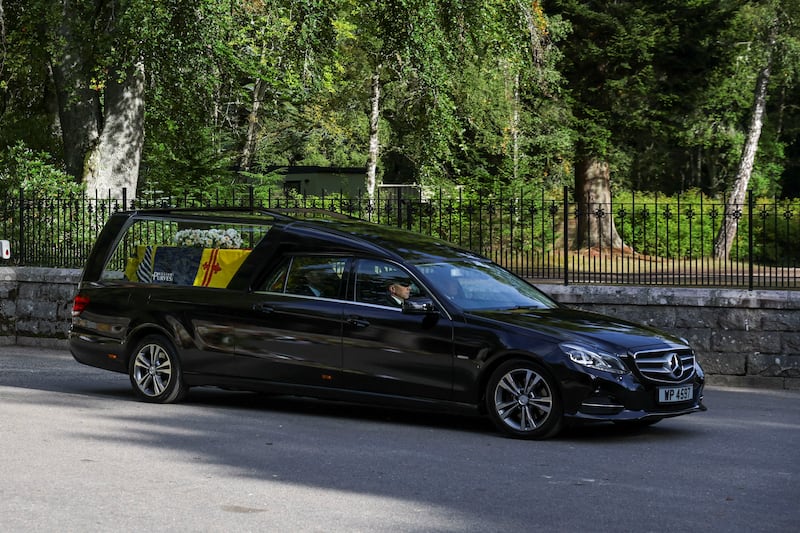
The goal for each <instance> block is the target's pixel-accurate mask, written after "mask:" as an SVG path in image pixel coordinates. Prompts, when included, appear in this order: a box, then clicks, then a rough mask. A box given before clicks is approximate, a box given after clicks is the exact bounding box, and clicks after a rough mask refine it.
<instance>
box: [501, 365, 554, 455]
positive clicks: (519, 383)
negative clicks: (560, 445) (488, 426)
mask: <svg viewBox="0 0 800 533" xmlns="http://www.w3.org/2000/svg"><path fill="white" fill-rule="evenodd" d="M486 410H487V412H488V413H489V418H490V419H491V420H492V422H493V423H494V425H495V427H497V429H498V430H500V431H501V432H502V433H504V434H506V435H509V436H511V437H516V438H522V439H546V438H549V437H553V436H555V435H556V434H557V433H558V432H559V431H561V428H562V427H563V425H564V417H563V412H564V407H563V404H562V402H561V395H560V392H559V390H558V387H557V386H556V382H555V380H554V379H553V378H551V377H550V374H549V373H547V372H546V371H545V370H544V369H543V368H542V367H541V366H540V365H538V364H536V363H534V362H533V361H526V360H522V359H515V360H512V361H507V362H505V363H503V364H501V365H500V366H499V367H497V369H495V371H494V372H492V375H491V377H490V378H489V382H488V384H487V387H486Z"/></svg>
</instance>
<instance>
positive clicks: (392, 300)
mask: <svg viewBox="0 0 800 533" xmlns="http://www.w3.org/2000/svg"><path fill="white" fill-rule="evenodd" d="M420 294H421V290H420V289H419V287H417V285H416V284H415V283H414V281H413V280H412V279H411V276H409V274H408V273H407V272H406V271H404V270H402V269H401V268H399V267H398V266H397V265H394V264H392V263H389V262H387V261H378V260H373V259H360V260H359V261H358V263H357V265H356V283H355V297H356V301H357V302H362V303H369V304H377V305H388V306H391V307H400V306H401V305H402V302H403V300H405V299H407V298H409V297H411V296H419V295H420Z"/></svg>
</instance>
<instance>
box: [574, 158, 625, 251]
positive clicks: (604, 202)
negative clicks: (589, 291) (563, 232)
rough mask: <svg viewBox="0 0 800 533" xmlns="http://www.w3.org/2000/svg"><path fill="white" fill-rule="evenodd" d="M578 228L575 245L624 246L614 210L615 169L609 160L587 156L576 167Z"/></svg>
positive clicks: (586, 246)
mask: <svg viewBox="0 0 800 533" xmlns="http://www.w3.org/2000/svg"><path fill="white" fill-rule="evenodd" d="M575 201H576V202H577V204H578V228H577V233H576V235H575V240H574V241H573V249H576V250H577V249H581V248H600V249H604V248H605V249H611V248H615V249H619V250H622V249H623V248H624V243H623V242H622V239H621V238H620V236H619V234H618V233H617V228H616V226H615V225H614V217H613V213H612V212H611V173H610V170H609V167H608V163H607V162H606V161H601V160H599V159H597V158H594V157H586V158H584V159H583V160H581V161H580V163H578V165H577V166H576V167H575Z"/></svg>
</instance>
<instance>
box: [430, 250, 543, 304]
mask: <svg viewBox="0 0 800 533" xmlns="http://www.w3.org/2000/svg"><path fill="white" fill-rule="evenodd" d="M417 266H418V268H419V269H420V271H422V273H423V274H425V277H426V278H427V279H428V280H429V281H430V283H431V287H433V288H434V289H436V292H438V293H440V294H441V295H442V296H443V297H445V298H447V299H448V300H450V301H452V302H453V303H455V304H456V305H458V306H459V307H461V308H463V309H465V310H499V309H518V308H525V309H530V308H535V309H548V308H553V307H556V305H557V304H556V303H555V302H554V301H553V300H551V299H550V298H549V297H547V296H546V295H544V294H543V293H542V292H540V291H539V290H538V289H536V288H535V287H533V286H532V285H529V284H528V283H526V282H525V281H523V280H522V279H520V278H518V277H517V276H515V275H514V274H512V273H510V272H508V271H507V270H505V269H503V268H501V267H499V266H498V265H496V264H494V263H490V262H485V261H469V260H465V261H453V262H447V263H426V264H421V265H417Z"/></svg>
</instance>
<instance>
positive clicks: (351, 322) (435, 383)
mask: <svg viewBox="0 0 800 533" xmlns="http://www.w3.org/2000/svg"><path fill="white" fill-rule="evenodd" d="M398 279H404V280H408V281H410V282H411V286H412V291H411V292H412V297H414V296H425V295H426V293H425V290H424V288H423V287H422V286H421V284H420V283H419V281H418V280H415V279H414V278H413V277H412V276H411V275H410V274H409V273H408V272H407V271H406V270H405V269H403V268H402V267H400V266H399V265H397V264H394V263H391V262H388V261H381V260H374V259H367V258H360V259H357V260H356V261H355V262H354V265H353V271H352V275H351V280H352V282H351V287H352V291H348V293H349V294H348V299H349V300H351V301H349V302H347V303H346V304H344V327H343V346H342V349H343V353H342V372H343V377H342V379H343V382H344V384H345V386H346V387H347V388H350V389H354V390H359V391H366V392H371V393H379V394H388V395H396V396H406V397H415V398H425V399H441V400H447V399H450V398H451V397H452V387H453V325H452V322H451V320H450V318H449V317H448V316H446V314H445V313H441V314H427V315H426V314H422V315H413V314H405V313H403V312H402V310H401V308H400V307H399V306H396V305H394V303H393V302H392V301H391V300H390V299H389V295H388V288H387V287H388V285H389V284H391V283H392V282H394V281H396V280H398Z"/></svg>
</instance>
